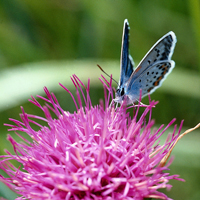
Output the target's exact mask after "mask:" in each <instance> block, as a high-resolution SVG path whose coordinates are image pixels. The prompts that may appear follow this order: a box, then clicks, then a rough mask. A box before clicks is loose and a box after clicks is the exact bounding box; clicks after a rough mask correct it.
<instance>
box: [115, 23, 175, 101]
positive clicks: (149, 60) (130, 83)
mask: <svg viewBox="0 0 200 200" xmlns="http://www.w3.org/2000/svg"><path fill="white" fill-rule="evenodd" d="M175 44H176V36H175V34H174V33H173V32H172V31H170V32H169V33H167V34H166V35H164V36H163V37H162V38H161V39H160V40H158V41H157V42H156V43H155V44H154V45H153V47H152V48H151V49H150V50H149V52H148V53H147V54H146V55H145V56H144V58H143V59H142V60H141V62H140V63H139V64H138V66H137V67H136V68H135V69H134V62H133V60H132V58H131V56H130V55H129V24H128V20H127V19H125V21H124V29H123V36H122V48H121V62H120V80H119V84H118V87H117V90H116V94H115V99H114V101H115V102H117V103H122V102H123V101H124V100H125V101H126V104H131V103H134V102H135V101H138V100H139V98H140V95H142V97H144V96H146V95H147V94H149V93H152V92H154V91H155V90H156V89H157V88H158V87H160V86H161V84H162V82H163V81H164V80H165V78H166V77H167V75H168V74H169V73H170V72H171V71H172V69H173V68H174V66H175V62H174V61H173V60H171V57H172V54H173V51H174V48H175Z"/></svg>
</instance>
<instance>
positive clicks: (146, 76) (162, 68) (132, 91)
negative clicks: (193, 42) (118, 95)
mask: <svg viewBox="0 0 200 200" xmlns="http://www.w3.org/2000/svg"><path fill="white" fill-rule="evenodd" d="M174 67H175V62H174V61H173V60H170V61H169V60H163V61H157V62H155V63H154V64H153V65H151V67H149V68H148V69H146V70H145V71H143V73H142V74H140V76H138V78H137V79H135V81H134V83H133V84H132V85H129V86H128V88H127V91H128V92H127V96H128V97H129V99H131V100H133V102H134V101H135V100H138V99H139V97H140V89H141V90H142V97H144V96H146V95H147V94H149V93H153V92H154V91H155V90H156V89H157V88H158V87H160V86H161V84H162V82H163V81H164V80H165V79H166V77H167V76H168V75H169V74H170V72H171V71H172V69H173V68H174Z"/></svg>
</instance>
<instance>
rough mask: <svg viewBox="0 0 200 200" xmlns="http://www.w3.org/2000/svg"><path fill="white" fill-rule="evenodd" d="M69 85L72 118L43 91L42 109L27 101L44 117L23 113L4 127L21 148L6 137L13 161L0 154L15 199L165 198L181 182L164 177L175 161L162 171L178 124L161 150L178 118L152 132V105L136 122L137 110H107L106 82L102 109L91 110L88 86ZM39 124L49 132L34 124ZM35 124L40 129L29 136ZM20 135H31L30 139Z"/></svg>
mask: <svg viewBox="0 0 200 200" xmlns="http://www.w3.org/2000/svg"><path fill="white" fill-rule="evenodd" d="M71 79H72V81H73V83H74V85H75V87H76V91H77V102H78V103H77V102H76V100H75V98H74V97H73V95H72V94H71V93H70V91H69V90H68V89H67V88H65V87H64V86H63V85H61V84H60V85H61V86H62V87H63V88H64V89H65V90H66V91H67V92H68V93H69V94H70V95H71V97H72V98H73V100H74V103H75V106H76V112H74V113H69V112H68V111H64V110H63V109H62V108H61V106H60V105H59V103H58V100H57V99H56V97H55V95H54V94H50V93H49V91H48V90H47V88H44V91H45V93H46V95H47V98H44V97H41V96H38V97H39V98H40V99H42V100H44V102H45V106H42V105H41V104H40V103H39V102H38V101H37V100H36V99H35V98H34V97H32V100H30V102H32V103H33V104H34V105H35V106H37V107H39V108H40V109H41V110H42V111H43V112H44V115H45V117H39V116H35V115H31V114H27V113H26V112H25V111H24V109H23V108H22V114H21V115H20V117H21V121H18V120H15V119H10V120H11V121H12V123H14V125H10V124H6V125H7V126H9V127H10V129H9V131H14V132H15V133H16V134H17V135H18V136H19V137H20V138H21V139H22V140H23V143H18V142H16V141H15V140H14V139H13V138H12V137H11V136H10V135H8V138H7V139H8V140H9V141H10V143H11V144H12V146H13V149H14V152H15V155H12V154H11V153H10V152H9V151H6V153H7V155H3V156H1V158H2V161H1V162H0V168H1V169H3V170H4V171H5V172H6V173H7V174H8V176H9V178H6V177H3V176H1V177H0V180H1V181H2V182H4V183H5V184H6V185H7V186H8V187H10V188H11V189H13V190H14V191H16V192H17V193H18V194H20V195H21V197H18V198H17V199H56V200H57V199H58V200H59V199H60V200H61V199H65V200H67V199H71V200H72V199H74V200H76V199H85V200H89V199H96V200H112V199H113V200H114V199H123V200H131V199H133V200H142V199H145V198H157V199H169V198H168V197H167V196H166V195H165V194H163V193H161V192H159V191H158V189H160V188H166V189H170V188H171V185H170V184H169V183H168V182H169V180H170V179H176V180H182V179H180V178H178V175H170V174H169V173H167V172H166V170H169V165H170V164H171V162H172V159H171V160H170V161H169V162H168V164H167V165H165V164H164V165H161V164H160V163H161V160H162V159H164V158H165V156H166V155H168V153H169V152H170V150H171V148H172V146H173V145H174V144H175V142H176V141H177V138H178V136H179V133H180V129H181V126H182V123H183V122H181V125H180V128H179V130H178V133H177V134H176V133H175V131H176V125H175V126H174V131H173V134H171V135H169V136H168V137H167V139H166V141H165V143H164V144H162V145H161V144H160V141H159V138H160V136H161V135H162V134H163V133H164V132H165V131H166V130H167V128H168V127H169V126H171V125H172V124H173V123H174V121H175V119H173V120H172V121H171V122H170V123H169V124H168V125H167V126H166V127H165V128H164V130H162V128H163V126H164V125H162V126H161V127H160V128H158V129H157V130H155V129H152V127H153V125H154V121H153V120H152V119H151V113H152V108H153V107H155V105H156V104H157V102H155V101H151V100H149V105H146V106H145V108H142V109H144V112H143V114H142V115H141V116H139V115H138V110H139V109H141V108H140V107H141V105H140V104H139V105H138V107H137V108H135V114H134V116H133V118H131V117H130V113H129V110H132V109H130V108H127V107H126V106H125V105H121V106H120V107H118V108H117V109H114V107H112V106H109V102H110V100H111V99H113V96H112V95H113V90H112V79H111V81H110V82H108V81H106V80H105V79H104V78H103V79H101V81H102V83H103V85H104V97H105V103H103V101H101V102H100V104H99V105H96V106H92V103H91V99H90V96H89V81H88V85H87V87H86V86H85V85H84V84H83V83H82V82H81V81H80V80H79V79H78V77H77V76H75V75H73V76H72V78H71ZM82 88H84V90H85V91H84V90H83V89H82ZM81 99H83V100H81ZM83 102H84V105H83ZM52 112H53V113H54V114H55V115H56V116H57V118H56V119H55V118H53V117H52V115H51V113H52ZM147 116H148V118H147ZM38 120H41V121H44V122H46V123H47V126H42V125H41V124H39V123H38V122H36V121H38ZM32 124H34V125H36V126H38V129H39V130H34V129H33V128H32ZM161 130H162V131H161ZM20 132H24V133H26V134H28V135H29V136H30V137H31V139H32V141H28V140H27V139H25V138H24V137H23V136H22V135H21V134H20ZM12 160H16V161H18V162H19V163H21V165H20V167H19V168H17V167H15V166H14V165H13V164H11V161H12ZM182 181H183V180H182Z"/></svg>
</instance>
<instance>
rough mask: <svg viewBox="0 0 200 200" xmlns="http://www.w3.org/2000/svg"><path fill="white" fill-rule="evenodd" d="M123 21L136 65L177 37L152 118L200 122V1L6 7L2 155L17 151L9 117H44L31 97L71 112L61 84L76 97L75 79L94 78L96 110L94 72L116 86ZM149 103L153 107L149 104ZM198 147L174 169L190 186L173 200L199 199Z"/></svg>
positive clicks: (1, 40) (24, 2)
mask: <svg viewBox="0 0 200 200" xmlns="http://www.w3.org/2000/svg"><path fill="white" fill-rule="evenodd" d="M125 18H127V19H128V20H129V24H130V27H131V31H130V52H131V55H132V56H133V58H134V60H135V62H136V63H138V62H139V61H140V60H141V59H142V57H143V56H144V55H145V54H146V52H147V51H148V50H149V49H150V47H151V46H152V45H153V44H154V43H155V42H156V41H157V40H158V39H159V38H161V37H162V36H163V35H164V34H166V33H167V32H169V31H171V30H172V31H174V32H175V34H176V36H177V40H178V42H177V44H176V48H175V52H174V55H173V60H175V62H176V67H175V69H174V70H173V72H172V74H170V75H169V77H168V78H167V80H166V81H165V82H164V84H163V86H162V87H161V88H160V89H158V90H157V91H156V92H155V93H154V94H153V95H152V98H153V99H156V100H159V101H160V103H159V104H158V105H157V107H156V108H155V109H154V110H153V117H154V118H155V119H156V122H157V123H159V124H161V123H165V124H167V123H168V122H169V121H170V120H171V119H172V118H174V117H176V118H177V123H180V121H181V120H182V119H185V123H184V125H185V126H188V127H193V126H194V125H196V123H198V122H199V121H200V106H199V101H200V79H199V75H200V2H199V1H198V0H188V1H182V0H176V1H173V0H163V1H160V0H152V1H148V0H126V1H122V0H101V1H97V0H96V1H92V0H90V1H89V0H42V1H41V0H12V1H11V0H1V1H0V71H1V73H0V88H1V94H0V122H1V125H0V131H1V134H2V137H0V142H1V148H0V151H1V154H3V149H4V148H7V149H9V150H10V151H12V150H11V147H10V145H9V144H8V142H7V141H6V134H7V131H6V130H7V127H5V126H3V123H9V120H8V118H9V117H12V118H15V119H19V116H18V113H20V112H21V111H20V107H19V106H20V105H23V106H24V107H25V110H26V111H27V112H28V113H33V114H38V115H40V113H39V111H37V110H36V109H35V107H34V106H32V105H31V104H30V103H28V102H27V99H28V98H29V97H30V95H34V96H35V95H36V94H40V95H44V93H43V92H42V87H43V86H44V85H46V86H47V87H48V88H49V90H50V91H53V92H54V93H55V94H56V96H57V98H58V100H59V102H60V104H61V106H62V107H63V108H64V109H66V110H70V111H71V112H73V111H74V109H75V107H74V106H73V102H72V101H71V99H70V100H69V95H67V94H66V92H64V91H62V90H61V89H59V87H58V84H57V83H58V82H61V83H63V84H64V85H65V86H67V87H68V86H69V88H70V89H71V88H72V87H71V86H72V84H71V83H70V79H69V76H70V75H71V74H73V73H76V75H78V76H79V78H81V80H83V82H84V83H86V82H87V78H88V77H90V78H91V79H92V80H91V96H92V100H93V103H94V104H97V103H98V101H99V99H100V98H102V97H103V90H102V86H101V84H100V82H99V81H98V77H100V74H101V72H100V70H99V69H98V68H97V67H96V64H97V63H98V64H100V65H101V66H102V67H103V68H104V70H105V71H107V72H108V73H109V74H111V73H112V74H113V75H114V77H115V78H116V79H118V76H119V59H120V50H121V37H122V27H123V21H124V19H125ZM104 61H108V62H104ZM114 87H116V85H114ZM72 91H73V92H74V90H73V89H72ZM74 93H75V92H74ZM144 103H148V98H145V99H144ZM186 137H187V136H186ZM193 138H194V137H193ZM195 139H196V140H198V139H199V137H197V138H195ZM191 141H194V139H192V137H191V139H189V140H188V142H191ZM199 142H200V141H199ZM179 143H180V144H178V145H180V147H181V150H180V152H184V150H185V151H186V150H188V149H190V148H191V147H192V145H189V146H188V143H187V141H186V142H185V143H184V144H183V145H182V144H181V141H180V142H179ZM197 146H198V144H196V143H195V145H194V147H196V149H194V150H193V151H192V153H191V154H190V155H189V154H188V155H185V154H183V153H182V154H181V153H180V154H178V158H179V160H178V161H177V162H176V160H175V161H174V163H175V164H174V165H173V166H174V173H177V174H179V172H180V173H181V175H182V177H183V178H185V179H186V180H187V182H188V183H189V185H188V184H187V182H186V183H181V184H180V183H179V182H176V183H173V184H175V189H174V190H173V189H172V191H173V192H172V193H171V192H169V193H168V195H169V196H170V197H171V198H175V199H183V198H184V199H190V200H191V199H192V200H194V199H200V193H199V191H197V188H198V187H199V186H200V181H199V179H198V178H197V177H198V176H196V174H200V166H199V165H198V164H196V165H195V164H194V163H195V160H197V159H199V154H198V153H197V152H196V151H197V149H198V148H197ZM189 158H194V159H193V160H191V161H190V162H189V164H191V165H189V164H188V165H187V166H185V163H184V162H183V161H184V159H186V160H188V159H189ZM178 185H179V186H180V185H181V187H182V188H184V189H182V188H181V189H182V190H184V191H182V192H181V194H180V190H181V189H180V187H179V186H178ZM197 186H198V187H197ZM5 191H6V190H5V188H3V186H1V185H0V192H2V195H1V194H0V196H6V197H7V198H8V199H13V196H12V195H13V194H12V193H10V192H5ZM9 195H10V196H9Z"/></svg>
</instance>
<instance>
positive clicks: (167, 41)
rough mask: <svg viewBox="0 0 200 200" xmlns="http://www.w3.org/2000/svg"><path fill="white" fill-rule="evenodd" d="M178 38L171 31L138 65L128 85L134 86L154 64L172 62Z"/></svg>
mask: <svg viewBox="0 0 200 200" xmlns="http://www.w3.org/2000/svg"><path fill="white" fill-rule="evenodd" d="M176 41H177V40H176V36H175V34H174V32H172V31H170V32H169V33H167V34H166V35H164V36H163V37H162V38H161V39H160V40H158V41H157V42H156V43H155V44H154V45H153V47H152V48H151V49H150V50H149V52H148V53H147V54H146V55H145V56H144V58H143V59H142V61H141V62H140V63H139V64H138V66H137V68H136V69H135V71H134V72H133V74H132V75H131V77H130V79H129V81H128V85H129V86H131V85H133V84H134V81H135V80H136V79H137V78H138V77H139V76H140V75H141V74H142V73H143V72H144V71H145V70H147V68H149V67H151V66H152V65H154V63H156V62H158V61H162V60H166V61H170V60H171V57H172V54H173V52H174V48H175V44H176Z"/></svg>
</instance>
